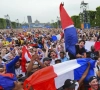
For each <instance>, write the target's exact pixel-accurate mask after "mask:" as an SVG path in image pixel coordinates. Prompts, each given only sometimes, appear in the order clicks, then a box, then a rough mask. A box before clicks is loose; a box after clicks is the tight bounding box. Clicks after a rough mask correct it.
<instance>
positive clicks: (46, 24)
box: [30, 20, 51, 28]
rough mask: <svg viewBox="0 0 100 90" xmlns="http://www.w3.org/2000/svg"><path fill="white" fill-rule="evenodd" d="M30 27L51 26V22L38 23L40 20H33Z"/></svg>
mask: <svg viewBox="0 0 100 90" xmlns="http://www.w3.org/2000/svg"><path fill="white" fill-rule="evenodd" d="M30 26H31V28H51V24H50V23H40V21H38V20H35V22H34V23H32V24H31V25H30Z"/></svg>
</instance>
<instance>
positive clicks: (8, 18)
mask: <svg viewBox="0 0 100 90" xmlns="http://www.w3.org/2000/svg"><path fill="white" fill-rule="evenodd" d="M4 17H5V18H6V20H8V21H9V24H10V28H12V25H11V21H10V16H9V15H8V14H7V15H5V16H4Z"/></svg>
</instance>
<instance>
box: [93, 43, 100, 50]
mask: <svg viewBox="0 0 100 90" xmlns="http://www.w3.org/2000/svg"><path fill="white" fill-rule="evenodd" d="M94 47H95V51H99V50H100V42H95V44H94Z"/></svg>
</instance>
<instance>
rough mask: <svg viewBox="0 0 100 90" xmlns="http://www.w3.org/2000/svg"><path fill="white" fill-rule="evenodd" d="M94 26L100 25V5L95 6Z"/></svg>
mask: <svg viewBox="0 0 100 90" xmlns="http://www.w3.org/2000/svg"><path fill="white" fill-rule="evenodd" d="M96 26H100V6H99V7H97V8H96Z"/></svg>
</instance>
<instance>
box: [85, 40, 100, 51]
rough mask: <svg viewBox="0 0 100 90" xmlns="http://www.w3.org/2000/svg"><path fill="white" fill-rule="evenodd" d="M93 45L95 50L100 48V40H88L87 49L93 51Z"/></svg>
mask: <svg viewBox="0 0 100 90" xmlns="http://www.w3.org/2000/svg"><path fill="white" fill-rule="evenodd" d="M91 46H94V48H95V51H99V50H100V42H94V41H86V42H85V49H86V50H87V51H91Z"/></svg>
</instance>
